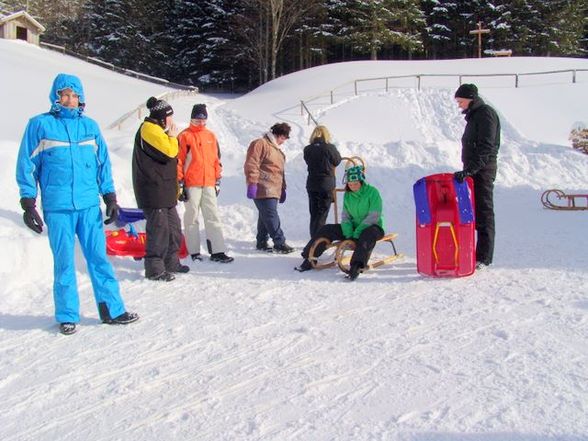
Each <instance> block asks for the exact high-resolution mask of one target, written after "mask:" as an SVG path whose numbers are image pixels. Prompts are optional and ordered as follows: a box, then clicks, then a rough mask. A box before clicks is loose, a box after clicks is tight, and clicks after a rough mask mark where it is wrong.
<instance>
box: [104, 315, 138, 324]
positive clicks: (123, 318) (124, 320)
mask: <svg viewBox="0 0 588 441" xmlns="http://www.w3.org/2000/svg"><path fill="white" fill-rule="evenodd" d="M137 320H139V314H137V313H136V312H123V313H122V314H121V315H119V316H118V317H115V318H113V319H105V320H102V323H106V324H107V325H128V324H129V323H133V322H136V321H137Z"/></svg>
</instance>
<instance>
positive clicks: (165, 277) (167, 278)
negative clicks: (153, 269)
mask: <svg viewBox="0 0 588 441" xmlns="http://www.w3.org/2000/svg"><path fill="white" fill-rule="evenodd" d="M147 278H148V279H149V280H153V281H156V282H171V281H172V280H174V279H175V278H176V276H174V275H173V274H172V273H168V272H167V271H164V272H162V273H161V274H157V275H155V276H150V277H147Z"/></svg>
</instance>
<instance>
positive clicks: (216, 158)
mask: <svg viewBox="0 0 588 441" xmlns="http://www.w3.org/2000/svg"><path fill="white" fill-rule="evenodd" d="M207 119H208V112H207V110H206V104H196V105H194V107H193V108H192V114H191V117H190V126H189V127H188V128H187V129H185V130H184V131H182V132H181V133H180V135H179V136H178V141H179V146H180V151H179V153H178V182H179V183H180V189H181V194H180V200H181V201H183V202H184V204H185V208H186V211H185V213H184V228H185V236H186V245H187V247H188V251H189V253H190V255H191V257H192V260H194V261H195V260H202V255H201V254H200V224H199V219H198V218H199V216H200V210H201V209H202V217H203V218H204V229H205V231H206V239H207V240H206V243H207V245H208V252H209V253H210V260H212V261H214V262H221V263H229V262H232V261H233V258H232V257H229V256H227V255H226V254H225V251H226V248H225V240H224V237H223V231H222V223H221V220H220V217H219V213H218V207H217V201H216V200H217V196H218V192H219V184H220V179H221V171H222V166H221V163H220V148H219V145H218V141H217V139H216V136H215V135H214V133H212V132H211V131H210V130H208V129H207V128H206V121H207Z"/></svg>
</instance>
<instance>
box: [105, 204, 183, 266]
mask: <svg viewBox="0 0 588 441" xmlns="http://www.w3.org/2000/svg"><path fill="white" fill-rule="evenodd" d="M143 219H145V216H144V215H143V210H141V209H140V208H121V209H120V210H119V214H118V219H117V220H116V225H117V226H118V227H124V226H125V225H127V224H128V227H129V229H128V231H127V230H125V229H124V228H120V229H118V230H106V231H105V233H106V254H108V255H109V256H126V257H132V258H134V259H135V260H141V259H142V258H143V257H145V239H146V237H145V233H138V232H137V230H136V229H135V227H134V226H133V223H134V222H138V221H141V220H143ZM178 256H179V257H180V259H183V258H185V257H187V256H188V249H187V247H186V241H185V239H184V236H183V235H182V244H181V245H180V251H179V253H178Z"/></svg>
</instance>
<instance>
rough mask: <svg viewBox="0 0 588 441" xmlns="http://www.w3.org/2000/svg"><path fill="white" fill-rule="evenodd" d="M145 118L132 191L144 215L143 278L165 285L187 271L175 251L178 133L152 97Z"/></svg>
mask: <svg viewBox="0 0 588 441" xmlns="http://www.w3.org/2000/svg"><path fill="white" fill-rule="evenodd" d="M147 108H148V109H149V112H150V113H149V116H148V117H147V118H145V121H144V122H143V123H142V124H141V127H140V128H139V130H138V131H137V134H136V135H135V146H134V148H133V163H132V164H133V165H132V167H133V190H134V191H135V199H136V200H137V206H138V207H139V208H142V209H143V213H144V214H145V220H146V226H145V233H146V238H147V240H146V243H145V277H146V278H148V279H149V280H159V281H164V282H169V281H171V280H174V279H175V276H174V274H173V273H186V272H188V271H189V270H190V267H188V266H187V265H182V264H181V263H180V260H179V258H178V251H179V250H180V245H181V242H182V230H181V223H180V218H179V217H178V213H177V211H176V204H177V199H178V179H177V167H178V160H177V156H178V140H177V138H176V137H177V136H178V132H179V131H178V129H177V127H176V125H175V123H174V122H173V119H172V115H173V113H174V112H173V109H172V108H171V106H170V105H169V104H168V103H167V102H165V101H164V100H158V99H156V98H155V97H151V98H149V100H148V101H147Z"/></svg>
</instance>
